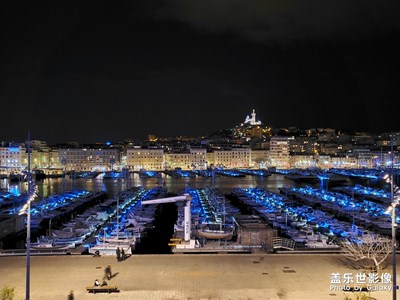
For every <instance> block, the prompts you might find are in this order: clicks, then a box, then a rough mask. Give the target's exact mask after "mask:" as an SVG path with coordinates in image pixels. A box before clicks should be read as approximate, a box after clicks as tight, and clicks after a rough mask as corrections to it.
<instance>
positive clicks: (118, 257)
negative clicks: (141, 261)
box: [116, 247, 121, 261]
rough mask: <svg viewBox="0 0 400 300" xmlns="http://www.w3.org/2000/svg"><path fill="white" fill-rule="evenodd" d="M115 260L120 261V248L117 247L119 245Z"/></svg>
mask: <svg viewBox="0 0 400 300" xmlns="http://www.w3.org/2000/svg"><path fill="white" fill-rule="evenodd" d="M116 252H117V261H121V250H120V249H119V247H117V250H116Z"/></svg>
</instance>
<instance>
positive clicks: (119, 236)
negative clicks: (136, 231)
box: [98, 195, 136, 246]
mask: <svg viewBox="0 0 400 300" xmlns="http://www.w3.org/2000/svg"><path fill="white" fill-rule="evenodd" d="M98 239H99V241H100V242H102V243H103V244H104V243H108V244H114V245H119V246H121V245H128V246H131V245H134V244H135V243H136V237H134V236H132V235H131V234H127V233H126V232H125V231H124V230H123V229H122V226H121V225H120V224H119V195H118V196H117V220H116V225H115V229H114V230H113V231H112V232H111V236H110V237H107V236H106V231H105V230H104V235H103V236H99V237H98Z"/></svg>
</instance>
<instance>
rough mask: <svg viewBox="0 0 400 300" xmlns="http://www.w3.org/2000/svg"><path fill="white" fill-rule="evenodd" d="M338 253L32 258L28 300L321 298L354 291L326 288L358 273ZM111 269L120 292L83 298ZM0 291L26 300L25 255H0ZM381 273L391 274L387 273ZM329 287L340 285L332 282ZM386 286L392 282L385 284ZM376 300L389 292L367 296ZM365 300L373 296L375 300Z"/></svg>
mask: <svg viewBox="0 0 400 300" xmlns="http://www.w3.org/2000/svg"><path fill="white" fill-rule="evenodd" d="M342 258H343V257H342V256H340V255H306V254H300V255H280V254H277V255H270V254H245V255H244V254H241V255H233V254H231V255H229V254H227V255H135V256H132V257H129V258H127V259H126V260H125V261H123V262H117V261H116V258H115V257H104V256H103V257H99V258H94V257H91V256H85V255H83V256H80V255H77V256H75V255H65V256H34V257H32V258H31V299H32V300H36V299H42V300H50V299H57V300H60V299H67V298H68V294H69V293H70V291H73V295H74V300H79V299H96V300H102V299H143V300H153V299H154V300H155V299H157V300H161V299H176V300H179V299H185V300H188V299H191V300H195V299H210V300H211V299H212V300H216V299H221V300H228V299H238V300H239V299H243V300H244V299H246V300H249V299H253V300H255V299H266V300H267V299H271V300H272V299H274V300H275V299H276V300H278V299H289V300H292V299H293V300H300V299H304V300H306V299H307V300H308V299H318V300H321V299H323V300H324V299H327V300H330V299H331V300H334V299H340V300H343V299H344V297H345V296H346V295H347V296H352V297H353V299H355V298H356V294H354V293H352V292H343V291H338V290H332V289H331V285H332V283H331V280H332V279H331V276H332V274H333V273H336V274H340V275H343V274H345V273H354V275H355V274H356V273H357V272H359V271H357V270H354V269H352V268H351V267H350V266H348V265H347V266H346V265H345V264H344V263H343V261H342ZM107 265H111V271H112V274H113V277H112V279H111V280H110V281H109V285H117V286H118V288H119V289H120V293H112V294H107V293H105V294H103V293H101V294H95V295H94V294H88V293H87V292H86V286H89V285H93V282H94V280H95V279H96V278H97V279H99V280H101V279H102V278H103V276H104V272H105V270H104V269H105V267H106V266H107ZM0 270H1V277H0V288H2V287H4V286H5V285H7V286H11V287H15V289H16V292H17V295H16V298H15V299H16V300H20V299H25V282H26V281H25V278H26V277H25V274H26V258H25V257H24V256H9V257H0ZM384 272H388V273H391V268H390V266H389V268H388V269H385V270H384ZM334 286H335V287H339V288H340V287H341V286H342V285H340V284H336V285H334ZM388 286H390V284H389V285H388ZM366 294H369V295H370V296H371V297H373V298H375V299H379V300H386V299H387V300H389V299H392V296H391V295H392V294H391V292H390V291H373V292H371V293H368V292H366ZM373 298H371V299H373Z"/></svg>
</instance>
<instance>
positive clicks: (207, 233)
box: [197, 223, 233, 240]
mask: <svg viewBox="0 0 400 300" xmlns="http://www.w3.org/2000/svg"><path fill="white" fill-rule="evenodd" d="M197 235H199V236H200V237H204V238H206V239H210V240H230V239H232V237H233V228H232V227H229V226H226V225H222V223H220V224H211V223H209V224H206V225H204V226H203V227H201V228H199V229H197Z"/></svg>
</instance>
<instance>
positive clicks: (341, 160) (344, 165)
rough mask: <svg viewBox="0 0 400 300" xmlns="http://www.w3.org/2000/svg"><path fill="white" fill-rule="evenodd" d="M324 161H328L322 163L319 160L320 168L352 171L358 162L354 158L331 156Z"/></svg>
mask: <svg viewBox="0 0 400 300" xmlns="http://www.w3.org/2000/svg"><path fill="white" fill-rule="evenodd" d="M326 160H327V161H329V163H323V161H321V160H320V167H321V168H339V169H352V168H357V167H358V160H357V157H355V156H350V155H345V156H344V155H343V156H331V157H329V158H328V159H326Z"/></svg>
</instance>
